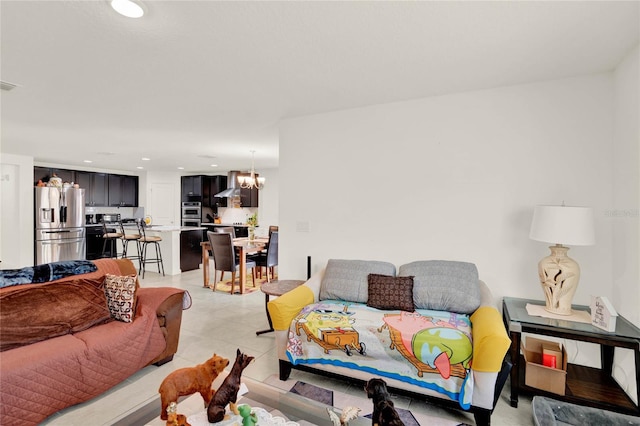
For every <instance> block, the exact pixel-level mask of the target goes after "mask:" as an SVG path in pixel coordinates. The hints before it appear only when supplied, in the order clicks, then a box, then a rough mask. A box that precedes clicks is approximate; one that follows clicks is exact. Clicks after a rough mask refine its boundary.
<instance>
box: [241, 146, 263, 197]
mask: <svg viewBox="0 0 640 426" xmlns="http://www.w3.org/2000/svg"><path fill="white" fill-rule="evenodd" d="M255 154H256V152H255V151H251V172H250V173H249V176H246V175H245V176H238V183H239V184H240V188H242V189H253V188H256V189H262V188H264V183H265V178H263V177H258V176H256V170H255V167H254V160H255Z"/></svg>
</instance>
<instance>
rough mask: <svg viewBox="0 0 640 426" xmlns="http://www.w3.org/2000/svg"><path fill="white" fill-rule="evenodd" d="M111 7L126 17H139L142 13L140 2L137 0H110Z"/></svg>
mask: <svg viewBox="0 0 640 426" xmlns="http://www.w3.org/2000/svg"><path fill="white" fill-rule="evenodd" d="M111 7H112V8H113V10H115V11H116V12H118V13H119V14H120V15H122V16H126V17H127V18H141V17H142V15H144V9H143V8H142V4H141V3H140V2H139V1H137V0H136V1H133V0H111Z"/></svg>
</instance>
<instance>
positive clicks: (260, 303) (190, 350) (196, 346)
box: [42, 270, 533, 426]
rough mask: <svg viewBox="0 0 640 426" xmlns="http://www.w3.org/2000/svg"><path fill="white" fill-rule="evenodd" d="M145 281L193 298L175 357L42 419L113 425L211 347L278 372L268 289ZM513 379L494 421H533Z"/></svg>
mask: <svg viewBox="0 0 640 426" xmlns="http://www.w3.org/2000/svg"><path fill="white" fill-rule="evenodd" d="M140 282H141V285H142V286H143V287H162V286H172V287H179V288H184V289H186V290H188V291H189V293H190V294H191V297H192V299H193V305H192V307H191V308H190V309H188V310H186V311H183V317H182V330H181V334H180V345H179V348H178V353H177V354H176V355H175V357H174V359H173V361H172V362H169V363H167V364H165V365H163V366H161V367H155V366H148V367H146V368H144V369H143V370H141V371H139V372H138V373H136V374H134V375H133V376H131V377H130V378H129V379H127V380H126V381H125V382H123V383H121V384H119V385H117V386H116V387H114V388H113V389H111V390H110V391H108V392H106V393H105V394H103V395H101V396H99V397H96V398H94V399H92V400H90V401H88V402H85V403H83V404H79V405H76V406H73V407H70V408H68V409H66V410H63V411H60V412H58V413H56V414H54V415H52V416H50V417H49V418H48V419H46V420H45V421H44V422H43V423H42V424H43V425H65V426H69V425H72V426H73V425H77V426H81V425H82V426H84V425H110V424H112V423H113V422H114V421H116V420H118V419H119V418H121V417H123V416H124V415H126V414H127V413H130V412H132V411H134V410H136V409H137V408H138V407H141V406H143V405H144V404H146V403H148V402H149V401H150V400H152V399H153V398H156V397H157V396H158V386H159V385H160V383H161V382H162V380H163V379H164V377H166V375H167V374H169V373H170V372H171V371H173V370H175V369H177V368H181V367H187V366H192V365H195V364H199V363H201V362H203V361H204V360H206V359H208V358H209V357H211V355H212V354H213V353H218V354H221V355H224V356H225V357H227V358H230V359H233V358H234V357H235V351H236V349H237V348H240V350H241V351H244V352H247V353H249V354H251V355H253V356H255V358H256V359H255V361H254V362H253V363H252V364H251V365H250V366H249V367H247V369H246V370H245V371H244V373H243V375H244V376H247V377H250V378H252V379H254V380H259V381H264V380H266V379H267V378H269V377H270V376H272V375H274V374H277V371H278V360H277V357H276V351H275V340H274V337H273V334H272V333H267V334H263V335H261V336H256V334H255V332H256V331H257V330H262V329H265V328H267V327H268V324H267V319H266V316H265V312H264V294H263V293H262V292H260V291H258V292H255V293H252V294H249V295H244V296H238V295H235V296H231V295H229V294H223V293H219V292H216V293H214V292H212V291H211V290H209V289H208V288H203V287H202V272H201V271H200V270H196V271H189V272H186V273H183V274H180V275H175V276H166V277H162V275H159V274H157V273H154V272H150V271H147V272H146V276H145V279H143V280H140ZM290 380H300V381H304V382H307V383H312V384H315V385H317V386H321V387H325V388H332V389H335V390H338V391H341V392H344V393H347V394H353V395H357V396H361V394H362V389H360V386H353V387H352V386H351V385H350V384H349V383H347V382H341V381H335V380H332V379H329V378H326V377H322V376H318V375H314V374H309V373H305V372H300V371H296V370H294V371H293V372H292V373H291V378H290ZM395 400H396V404H397V405H398V406H399V407H402V408H407V409H410V410H412V411H414V410H415V411H416V412H425V413H428V414H430V415H432V416H436V417H441V418H444V419H449V420H454V421H459V422H464V423H468V424H474V421H473V416H472V415H471V414H469V413H465V412H462V411H458V410H447V409H442V408H440V407H438V406H436V405H431V404H428V403H425V402H424V401H420V400H412V399H410V398H405V397H401V396H397V398H396V399H395ZM508 401H509V385H508V384H507V386H505V389H504V390H503V392H502V394H501V396H500V400H499V401H498V404H497V406H496V409H495V411H494V413H493V416H492V424H493V425H496V426H503V425H504V426H506V425H514V426H531V425H533V417H532V412H531V398H528V397H522V396H521V397H520V404H519V407H518V408H517V409H516V408H512V407H511V406H510V405H509V402H508Z"/></svg>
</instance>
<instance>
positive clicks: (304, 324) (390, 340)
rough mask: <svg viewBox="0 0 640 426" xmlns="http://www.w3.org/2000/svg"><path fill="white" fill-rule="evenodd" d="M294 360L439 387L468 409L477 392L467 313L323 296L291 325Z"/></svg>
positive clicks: (290, 352)
mask: <svg viewBox="0 0 640 426" xmlns="http://www.w3.org/2000/svg"><path fill="white" fill-rule="evenodd" d="M287 357H288V358H289V360H290V361H291V363H292V364H294V365H295V364H331V365H336V366H340V367H346V368H352V369H357V370H361V371H366V372H369V373H371V374H374V375H377V376H382V377H387V378H391V379H396V380H400V381H402V382H407V383H410V384H413V385H417V386H421V387H423V388H427V389H431V390H434V391H436V392H439V393H441V394H443V395H446V396H447V397H449V398H451V399H452V400H454V401H457V402H458V403H459V404H460V406H461V407H462V408H464V409H467V408H469V406H470V405H471V398H472V389H473V383H472V377H473V376H472V374H470V369H471V357H472V342H471V322H470V320H469V317H468V316H467V315H460V314H454V313H449V312H442V311H432V310H427V309H419V310H417V311H416V312H402V311H381V310H379V309H374V308H370V307H368V306H367V305H365V304H361V303H350V302H343V301H337V300H324V301H322V302H318V303H315V304H312V305H308V306H306V307H305V308H304V309H303V310H302V311H301V312H300V314H298V316H297V317H296V318H295V319H294V320H293V321H292V323H291V328H290V329H289V342H288V344H287Z"/></svg>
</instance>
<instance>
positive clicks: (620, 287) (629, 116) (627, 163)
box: [607, 46, 640, 404]
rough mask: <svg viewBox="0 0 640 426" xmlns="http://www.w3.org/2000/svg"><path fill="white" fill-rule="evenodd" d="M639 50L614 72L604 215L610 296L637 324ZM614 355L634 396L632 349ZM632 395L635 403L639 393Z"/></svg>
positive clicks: (620, 380)
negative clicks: (609, 183) (609, 243)
mask: <svg viewBox="0 0 640 426" xmlns="http://www.w3.org/2000/svg"><path fill="white" fill-rule="evenodd" d="M639 52H640V47H639V46H636V48H635V49H633V51H631V52H630V53H629V55H627V57H626V58H625V59H624V60H623V61H622V63H621V64H620V65H619V66H618V68H617V69H616V71H615V73H614V139H613V142H614V143H613V164H614V167H613V205H612V209H611V211H610V212H607V213H609V214H608V215H607V220H608V221H609V222H610V223H611V225H612V230H613V265H612V266H613V268H612V283H613V297H612V299H611V301H612V302H613V305H614V306H615V307H616V309H617V310H618V311H619V312H620V314H621V315H623V316H624V317H625V318H627V319H628V320H630V321H631V322H633V323H634V324H635V325H636V326H639V327H640V309H638V307H639V306H640V272H639V270H638V268H639V266H638V265H639V264H640V250H639V249H638V243H639V241H640V227H639V226H638V220H639V219H640V217H639V215H640V174H639V170H640V107H639V102H638V99H639V98H640V81H639V80H640V78H639V76H640V59H639V56H640V55H639ZM615 361H616V362H615V364H614V377H615V378H616V380H617V381H618V383H620V384H621V385H622V386H623V388H625V389H626V390H627V392H628V393H631V394H632V398H633V389H635V388H636V376H634V374H633V371H634V370H633V365H634V353H633V351H631V350H626V351H620V350H619V351H617V352H616V357H615ZM636 374H637V372H636ZM634 401H635V402H636V404H637V403H638V397H636V398H635V399H634Z"/></svg>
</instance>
